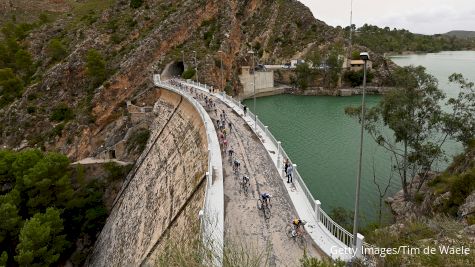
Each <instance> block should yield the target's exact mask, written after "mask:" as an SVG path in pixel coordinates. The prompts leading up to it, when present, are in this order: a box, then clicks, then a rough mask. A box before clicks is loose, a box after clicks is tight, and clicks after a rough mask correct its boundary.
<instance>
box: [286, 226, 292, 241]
mask: <svg viewBox="0 0 475 267" xmlns="http://www.w3.org/2000/svg"><path fill="white" fill-rule="evenodd" d="M293 231H294V228H293V227H292V226H291V225H287V226H286V227H285V234H286V235H287V237H288V238H293V237H294V235H293Z"/></svg>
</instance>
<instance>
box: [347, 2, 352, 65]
mask: <svg viewBox="0 0 475 267" xmlns="http://www.w3.org/2000/svg"><path fill="white" fill-rule="evenodd" d="M352 38H353V0H351V6H350V45H349V47H348V58H347V60H346V62H347V63H346V65H347V66H346V67H350V66H351V50H352V49H351V48H352V45H353V39H352Z"/></svg>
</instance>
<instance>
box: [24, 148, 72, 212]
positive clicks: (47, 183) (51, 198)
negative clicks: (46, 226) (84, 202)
mask: <svg viewBox="0 0 475 267" xmlns="http://www.w3.org/2000/svg"><path fill="white" fill-rule="evenodd" d="M68 166H69V160H68V158H67V157H66V156H64V155H61V154H58V153H48V154H46V155H45V156H44V157H43V158H42V159H40V160H39V161H38V162H37V163H36V164H35V165H34V166H33V167H32V168H31V169H29V170H28V173H27V174H26V175H24V176H23V184H24V185H25V192H26V194H27V195H28V200H27V202H26V206H27V208H28V213H29V214H34V213H36V212H41V211H43V210H45V209H46V208H47V207H50V206H55V207H64V206H65V205H66V204H67V202H68V201H69V200H71V199H72V197H73V193H74V191H73V188H72V185H71V180H70V178H69V172H67V171H65V170H67V169H68Z"/></svg>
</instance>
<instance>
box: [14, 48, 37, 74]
mask: <svg viewBox="0 0 475 267" xmlns="http://www.w3.org/2000/svg"><path fill="white" fill-rule="evenodd" d="M15 67H16V71H17V73H18V74H19V75H21V76H22V77H23V80H24V81H26V82H28V80H29V78H30V77H31V75H33V59H32V58H31V55H30V53H28V51H26V50H24V49H20V50H18V51H17V52H16V53H15Z"/></svg>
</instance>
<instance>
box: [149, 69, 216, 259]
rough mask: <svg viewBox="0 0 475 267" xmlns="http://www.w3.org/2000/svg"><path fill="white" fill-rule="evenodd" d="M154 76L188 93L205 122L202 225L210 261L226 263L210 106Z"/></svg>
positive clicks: (156, 78)
mask: <svg viewBox="0 0 475 267" xmlns="http://www.w3.org/2000/svg"><path fill="white" fill-rule="evenodd" d="M153 80H154V84H155V85H156V86H159V87H162V88H165V89H167V90H170V91H173V92H175V93H177V94H180V95H182V96H184V97H185V98H186V99H187V100H188V101H189V102H190V103H191V104H192V105H193V106H194V107H195V108H196V110H197V111H198V113H199V115H200V117H201V120H202V121H203V122H204V124H205V129H206V135H207V136H206V137H207V142H208V171H207V172H206V190H205V198H204V201H203V209H202V210H201V211H200V214H199V215H200V218H201V224H200V229H201V234H202V240H203V243H204V245H205V246H208V249H209V251H211V252H213V255H211V257H212V258H213V259H212V260H211V262H208V263H207V265H213V266H222V265H223V248H224V188H223V177H222V172H220V171H218V170H220V169H222V160H221V150H220V148H219V142H218V137H217V134H216V130H215V128H214V125H213V122H212V121H211V118H210V117H209V115H208V113H207V112H206V110H205V109H204V108H203V106H202V105H201V104H200V103H199V102H198V101H197V100H196V99H194V98H193V97H192V96H191V95H190V94H189V93H187V92H186V91H185V90H182V89H180V88H179V87H177V86H175V85H172V84H169V83H166V82H162V81H161V80H160V75H154V76H153ZM215 170H216V171H215ZM211 198H212V199H211ZM207 256H209V255H207Z"/></svg>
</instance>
